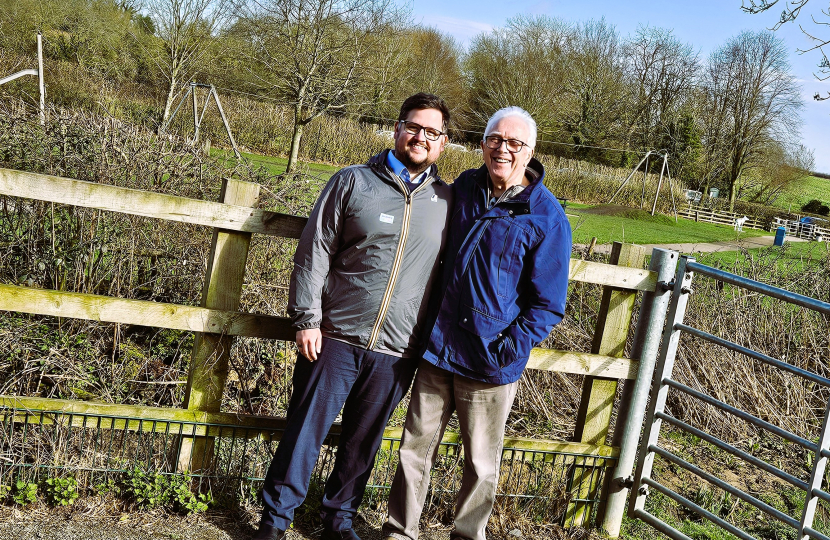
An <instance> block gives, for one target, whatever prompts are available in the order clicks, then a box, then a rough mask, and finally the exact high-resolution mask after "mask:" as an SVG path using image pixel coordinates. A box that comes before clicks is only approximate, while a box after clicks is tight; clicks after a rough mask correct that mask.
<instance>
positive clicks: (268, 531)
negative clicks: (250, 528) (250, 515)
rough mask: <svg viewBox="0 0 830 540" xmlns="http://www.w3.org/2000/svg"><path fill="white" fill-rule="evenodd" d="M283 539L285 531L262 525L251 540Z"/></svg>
mask: <svg viewBox="0 0 830 540" xmlns="http://www.w3.org/2000/svg"><path fill="white" fill-rule="evenodd" d="M283 538H285V531H284V530H282V529H275V528H274V527H272V526H270V525H260V526H259V530H258V531H257V532H255V533H254V536H253V537H252V538H251V540H283Z"/></svg>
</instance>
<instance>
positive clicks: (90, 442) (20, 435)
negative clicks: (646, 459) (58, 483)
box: [0, 407, 614, 527]
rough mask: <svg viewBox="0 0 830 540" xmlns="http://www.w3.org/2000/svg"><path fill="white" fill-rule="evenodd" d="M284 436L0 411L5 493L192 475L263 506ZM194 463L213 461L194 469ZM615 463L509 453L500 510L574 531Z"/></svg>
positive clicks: (437, 491) (381, 461) (441, 502)
mask: <svg viewBox="0 0 830 540" xmlns="http://www.w3.org/2000/svg"><path fill="white" fill-rule="evenodd" d="M280 436H281V430H280V429H263V428H259V427H257V428H253V427H246V426H241V425H225V424H212V423H197V422H186V421H173V420H148V419H136V418H131V417H128V416H113V415H104V414H99V413H95V414H86V413H74V412H73V413H69V412H65V411H47V410H42V411H33V410H24V409H17V408H12V407H3V408H0V484H6V485H9V484H12V483H13V482H16V481H17V480H24V481H27V482H32V483H35V482H39V481H41V480H42V479H44V478H52V477H62V476H73V477H74V478H75V479H76V480H77V481H78V484H79V485H80V486H83V487H84V488H86V489H96V488H97V487H99V486H106V485H111V484H112V483H113V482H118V481H119V480H120V479H121V478H123V476H124V475H125V474H127V473H129V472H130V471H133V470H135V469H136V468H138V469H140V470H141V471H144V472H147V473H152V474H162V475H169V476H173V475H177V474H183V473H187V474H189V477H190V478H191V479H192V481H193V483H194V488H196V489H198V490H200V491H202V492H206V491H208V490H210V492H211V493H212V495H213V497H214V499H216V500H225V501H228V500H230V501H239V502H242V501H245V502H252V501H256V500H257V499H258V497H259V493H260V491H261V489H262V484H263V479H264V477H265V473H266V472H267V470H268V466H269V464H270V462H271V458H272V456H273V454H274V451H275V450H276V447H277V444H278V442H279V438H280ZM337 442H338V441H337V436H336V434H331V435H329V437H328V438H327V439H326V441H325V443H324V445H323V447H322V449H321V451H320V454H319V456H318V459H317V464H316V467H315V469H314V473H313V475H312V480H311V483H312V489H311V490H310V493H311V494H313V493H314V491H315V486H317V487H320V486H322V484H324V483H325V480H326V478H327V477H328V475H329V473H330V472H331V469H332V467H333V465H334V459H335V457H336V452H337ZM195 444H204V445H206V446H208V447H209V451H207V452H198V453H196V452H193V453H191V452H190V450H189V449H190V448H192V446H193V445H195ZM399 444H400V440H399V439H396V438H384V439H383V442H382V443H381V448H380V450H379V451H378V454H377V458H376V460H375V465H374V469H373V471H372V475H371V477H370V479H369V482H368V486H367V491H366V496H365V498H364V502H363V504H364V507H365V506H369V507H371V508H372V509H373V510H377V511H381V512H383V511H385V505H386V501H387V498H388V493H389V489H390V486H391V484H392V480H393V478H394V474H395V469H396V467H397V459H398V455H397V448H398V446H399ZM192 455H200V456H206V457H204V458H203V459H202V461H201V462H199V463H194V462H193V459H192V457H191V456H192ZM463 458H464V450H463V447H462V445H461V444H458V443H443V444H442V445H441V447H440V450H439V456H438V460H437V462H436V464H435V467H434V468H433V473H432V474H433V480H432V487H431V491H430V493H429V495H428V497H427V508H426V511H427V512H429V511H431V510H432V511H441V510H442V509H447V508H452V507H453V501H454V500H455V495H456V493H457V492H458V489H459V487H460V480H461V471H462V467H463ZM613 464H614V458H612V457H604V456H597V455H588V454H577V453H564V452H552V451H542V450H528V449H520V448H507V447H506V448H505V449H504V452H503V456H502V462H501V475H500V481H499V487H498V491H497V493H498V495H497V501H496V505H497V507H500V508H502V509H509V510H511V511H519V512H522V513H523V514H524V515H527V516H533V518H535V519H538V520H540V521H541V522H546V523H557V522H558V523H560V524H561V525H563V526H566V527H567V526H570V525H571V524H572V523H573V522H574V520H575V519H576V517H575V516H576V514H575V513H574V512H573V511H568V508H569V505H570V508H571V509H573V505H574V504H579V505H581V506H582V507H583V509H584V510H583V511H584V512H586V513H588V514H589V515H590V516H592V518H591V521H592V520H593V516H595V515H596V508H597V505H598V504H600V503H601V501H600V499H599V491H600V490H599V489H598V488H599V486H601V485H602V482H603V477H604V474H605V472H606V469H607V468H608V467H610V466H612V465H613ZM591 524H592V523H591ZM583 525H586V524H583Z"/></svg>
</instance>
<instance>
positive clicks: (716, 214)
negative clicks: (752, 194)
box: [677, 206, 764, 230]
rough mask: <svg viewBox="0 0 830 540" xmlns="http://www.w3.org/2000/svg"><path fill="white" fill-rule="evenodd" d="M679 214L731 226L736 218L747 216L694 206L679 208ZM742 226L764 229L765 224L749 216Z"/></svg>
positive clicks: (694, 219)
mask: <svg viewBox="0 0 830 540" xmlns="http://www.w3.org/2000/svg"><path fill="white" fill-rule="evenodd" d="M677 215H678V216H680V217H682V218H686V219H691V220H693V221H702V222H704V223H716V224H718V225H729V226H734V225H735V220H737V219H739V218H743V217H745V216H744V215H743V214H736V213H734V212H721V211H718V210H711V209H706V208H702V207H694V206H688V207H686V208H681V209H678V210H677ZM742 227H744V228H747V229H755V230H764V224H763V223H762V222H761V221H759V220H757V219H754V218H748V219H747V220H746V221H745V222H744V223H743V225H742Z"/></svg>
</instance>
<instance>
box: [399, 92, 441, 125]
mask: <svg viewBox="0 0 830 540" xmlns="http://www.w3.org/2000/svg"><path fill="white" fill-rule="evenodd" d="M424 109H436V110H438V111H441V117H442V118H443V120H444V122H443V124H444V125H443V129H444V130H446V129H447V126H448V125H449V124H450V108H449V107H447V103H446V102H445V101H444V100H443V99H441V98H440V97H438V96H436V95H435V94H427V93H426V92H418V93H417V94H415V95H413V96H409V97H408V98H406V100H405V101H404V102H403V104H402V105H401V114H399V115H398V120H406V117H407V116H409V113H410V112H412V111H416V110H417V111H420V110H424Z"/></svg>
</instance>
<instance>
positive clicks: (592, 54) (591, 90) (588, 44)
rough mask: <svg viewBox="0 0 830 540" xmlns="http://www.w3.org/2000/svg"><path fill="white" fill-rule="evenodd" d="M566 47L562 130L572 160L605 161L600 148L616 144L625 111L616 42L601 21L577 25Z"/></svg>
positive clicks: (611, 30)
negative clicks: (572, 146)
mask: <svg viewBox="0 0 830 540" xmlns="http://www.w3.org/2000/svg"><path fill="white" fill-rule="evenodd" d="M570 45H571V46H570V50H569V51H568V55H567V58H568V73H567V77H566V78H565V81H566V84H565V87H564V93H565V96H566V98H567V99H566V101H565V105H564V107H563V108H562V111H561V115H562V118H563V128H564V131H565V133H566V134H567V136H568V137H569V138H570V140H571V141H572V142H573V143H574V144H575V145H576V147H575V154H576V156H577V157H579V158H582V159H585V158H589V157H590V158H593V159H596V160H600V161H607V159H605V158H604V151H603V150H602V149H600V147H605V146H616V145H618V144H619V139H620V138H621V132H622V131H623V129H624V127H623V118H624V117H623V115H624V112H625V109H626V107H627V103H626V99H625V95H626V92H627V89H626V83H625V71H624V59H623V55H622V47H621V43H620V38H619V35H618V34H617V31H616V29H615V28H614V26H613V25H611V24H609V23H607V22H606V21H605V19H600V20H592V21H588V22H585V23H583V24H581V25H580V27H579V29H578V31H577V32H576V34H575V37H574V39H573V40H572V42H571V44H570ZM615 157H616V154H615Z"/></svg>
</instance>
